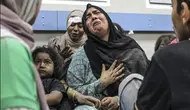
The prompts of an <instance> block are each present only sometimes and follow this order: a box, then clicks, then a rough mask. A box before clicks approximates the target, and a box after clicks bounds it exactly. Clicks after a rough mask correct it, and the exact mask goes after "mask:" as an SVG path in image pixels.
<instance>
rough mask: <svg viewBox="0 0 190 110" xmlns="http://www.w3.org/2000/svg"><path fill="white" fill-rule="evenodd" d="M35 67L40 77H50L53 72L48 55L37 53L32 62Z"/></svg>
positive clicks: (52, 65) (51, 62) (52, 64)
mask: <svg viewBox="0 0 190 110" xmlns="http://www.w3.org/2000/svg"><path fill="white" fill-rule="evenodd" d="M34 63H35V66H36V68H37V70H38V72H39V74H40V77H42V78H43V77H51V76H52V74H53V71H54V63H53V61H52V60H51V58H50V56H49V54H47V53H44V52H39V53H38V54H37V56H36V59H35V60H34Z"/></svg>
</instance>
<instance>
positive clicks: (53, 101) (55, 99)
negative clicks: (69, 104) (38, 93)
mask: <svg viewBox="0 0 190 110" xmlns="http://www.w3.org/2000/svg"><path fill="white" fill-rule="evenodd" d="M62 98H63V94H62V93H61V92H60V91H51V93H50V94H46V100H47V104H48V105H49V106H52V105H57V104H59V103H60V102H61V100H62Z"/></svg>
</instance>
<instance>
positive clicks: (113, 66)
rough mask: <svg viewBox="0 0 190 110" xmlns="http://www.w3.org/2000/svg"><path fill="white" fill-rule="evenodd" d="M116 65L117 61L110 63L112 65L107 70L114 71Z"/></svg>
mask: <svg viewBox="0 0 190 110" xmlns="http://www.w3.org/2000/svg"><path fill="white" fill-rule="evenodd" d="M116 63H117V60H115V61H114V62H113V63H112V65H111V66H110V68H109V70H110V71H112V70H114V68H115V65H116Z"/></svg>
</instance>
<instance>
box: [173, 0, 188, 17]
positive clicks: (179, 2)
mask: <svg viewBox="0 0 190 110" xmlns="http://www.w3.org/2000/svg"><path fill="white" fill-rule="evenodd" d="M176 1H177V12H178V14H180V12H181V10H182V9H183V7H182V5H181V3H182V2H185V3H187V5H188V7H189V9H190V0H176Z"/></svg>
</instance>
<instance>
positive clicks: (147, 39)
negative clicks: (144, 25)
mask: <svg viewBox="0 0 190 110" xmlns="http://www.w3.org/2000/svg"><path fill="white" fill-rule="evenodd" d="M61 34H63V33H55V32H54V33H51V32H48V33H35V34H34V36H35V37H34V38H35V41H36V45H47V42H48V39H50V38H51V37H53V36H57V35H61ZM160 35H162V33H156V34H150V33H144V34H142V33H141V34H135V35H133V36H131V37H133V38H134V39H135V40H136V41H137V42H138V43H139V45H140V46H141V47H142V48H143V49H144V51H145V53H146V55H147V56H148V58H149V59H151V57H152V55H153V53H154V45H155V42H156V39H157V38H158V37H159V36H160Z"/></svg>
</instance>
